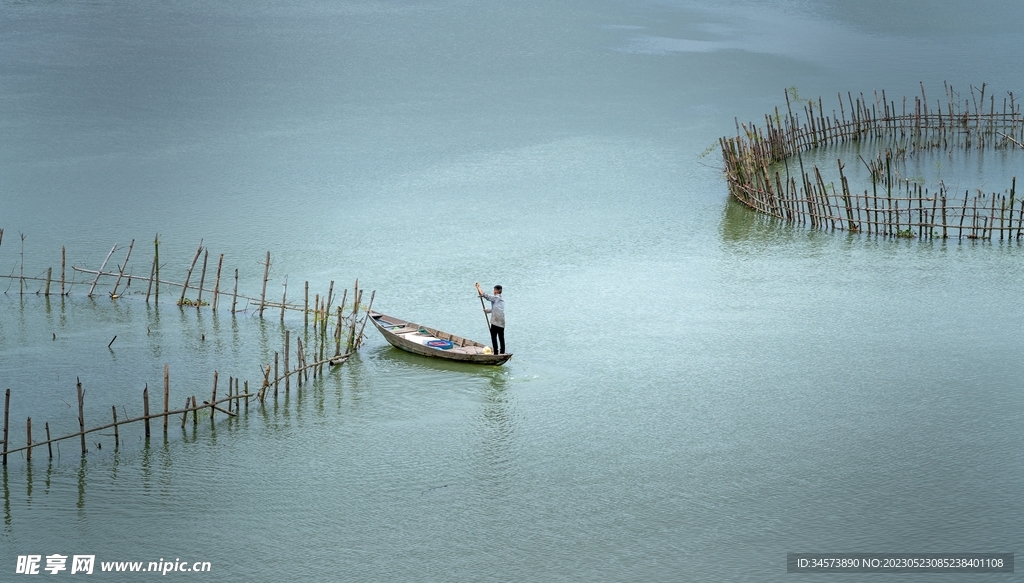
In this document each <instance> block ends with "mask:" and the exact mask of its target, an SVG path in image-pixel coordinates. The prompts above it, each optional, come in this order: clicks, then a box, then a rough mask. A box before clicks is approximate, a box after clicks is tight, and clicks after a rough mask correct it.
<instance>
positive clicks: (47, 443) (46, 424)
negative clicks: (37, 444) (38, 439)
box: [43, 421, 53, 460]
mask: <svg viewBox="0 0 1024 583" xmlns="http://www.w3.org/2000/svg"><path fill="white" fill-rule="evenodd" d="M43 426H44V427H45V428H46V451H47V452H49V454H50V459H51V460H52V459H53V446H52V445H50V422H49V421H47V422H46V423H44V424H43Z"/></svg>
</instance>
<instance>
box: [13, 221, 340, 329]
mask: <svg viewBox="0 0 1024 583" xmlns="http://www.w3.org/2000/svg"><path fill="white" fill-rule="evenodd" d="M3 235H4V230H3V229H0V245H2V244H3ZM21 239H22V252H21V254H22V259H21V263H20V266H19V268H18V270H19V272H18V274H14V273H13V271H12V273H10V274H6V275H5V274H0V279H9V280H12V281H13V280H17V281H18V282H19V294H24V293H26V292H25V284H26V283H27V282H39V284H40V287H39V289H38V290H37V291H36V292H35V293H36V294H37V295H39V294H41V295H44V296H50V295H52V294H51V287H53V285H54V284H55V283H56V279H55V278H54V273H53V268H52V267H48V268H47V269H46V270H45V271H44V272H41V273H40V274H39V275H35V276H31V275H29V276H26V275H24V239H25V236H24V235H21ZM134 246H135V240H134V239H132V241H131V243H129V245H128V251H127V253H126V254H125V257H124V261H123V262H121V263H118V264H117V270H116V271H112V270H107V271H104V269H105V268H106V265H107V263H108V262H109V260H110V257H111V256H112V255H113V254H114V253H115V252H116V251H117V249H118V245H117V244H115V245H114V246H113V247H111V249H110V252H109V253H107V255H106V257H105V258H104V260H103V263H102V264H101V265H100V267H99V269H88V268H86V267H79V266H74V265H73V266H71V272H72V278H71V279H68V277H67V275H68V273H67V267H68V266H67V250H66V248H65V247H61V271H60V287H61V291H60V295H61V296H69V295H71V292H72V290H73V288H74V287H75V286H76V285H77V286H82V285H88V286H89V291H88V293H87V294H86V295H87V296H88V297H92V296H93V295H95V293H96V287H97V285H99V283H100V280H101V279H106V280H111V279H112V280H114V285H113V288H111V289H110V291H108V292H107V295H109V296H110V297H111V299H118V298H119V297H122V296H123V295H125V294H126V293H128V292H127V289H128V288H129V287H130V286H131V284H132V283H133V282H140V283H141V284H142V285H145V286H146V292H145V296H146V302H147V303H149V301H150V300H151V299H152V300H153V302H154V303H159V301H160V287H161V286H164V287H166V288H168V289H173V288H180V290H181V293H180V295H179V297H178V300H177V302H176V304H177V305H178V306H183V307H195V308H203V307H207V306H209V307H210V308H211V309H212V310H213V311H217V309H218V307H219V305H220V302H221V301H222V300H221V298H222V296H226V295H229V293H228V292H227V291H226V290H225V289H222V288H221V279H222V275H224V274H223V266H224V254H223V253H221V254H220V257H219V258H218V260H217V271H216V275H215V279H214V282H213V287H212V288H210V287H208V286H207V285H206V274H207V264H208V257H209V250H208V249H207V248H206V247H204V246H203V242H202V240H200V242H199V246H198V248H197V249H196V252H195V255H193V257H192V261H191V262H190V263H189V266H188V268H187V270H186V271H185V276H184V280H183V282H175V281H170V280H167V279H161V278H160V268H161V265H160V237H159V234H158V235H157V236H156V237H155V238H154V240H153V247H154V251H153V259H152V263H151V265H150V273H149V275H148V276H143V275H135V274H134V273H132V272H130V271H126V270H127V266H128V261H129V259H130V258H131V254H132V249H133V248H134ZM200 257H203V262H202V269H201V272H200V278H199V285H195V284H192V283H190V282H191V281H192V275H193V271H194V270H195V267H196V265H197V263H198V261H199V258H200ZM261 265H263V267H264V270H263V280H262V291H261V293H260V295H259V297H256V296H248V295H245V294H244V293H242V294H240V293H239V292H238V280H239V272H238V269H235V271H234V287H233V289H232V291H231V292H230V295H231V313H232V314H234V313H237V312H244V311H247V310H248V307H249V306H256V308H255V309H256V311H257V313H258V314H259V316H260V317H263V313H264V311H265V310H266V309H267V308H272V309H275V310H276V309H280V314H281V320H282V321H283V320H284V315H285V311H286V310H293V311H297V310H301V311H302V312H303V315H304V316H303V321H304V325H305V326H307V327H308V325H309V315H310V314H314V316H315V317H314V324H316V322H317V317H316V316H317V315H319V317H325V316H324V315H325V314H328V315H329V313H330V307H331V304H332V302H333V300H334V281H333V280H332V281H331V282H330V289H329V290H328V293H327V294H325V295H324V296H323V297H324V298H326V300H327V302H326V306H323V305H321V304H320V303H319V300H318V303H317V304H315V305H314V306H313V307H310V304H309V282H308V281H306V282H305V298H304V299H305V301H304V302H303V303H302V304H299V303H297V302H292V303H288V302H287V301H286V299H287V292H288V278H287V276H285V277H284V278H283V283H282V287H283V293H282V296H281V301H280V302H275V301H273V300H271V299H268V297H267V284H268V282H269V281H270V276H271V266H272V262H271V257H270V251H267V254H266V258H265V260H264V261H262V262H261ZM44 273H45V275H43V274H44ZM76 274H82V275H84V276H88V279H86V280H78V279H75V278H74V275H76ZM122 281H123V282H124V284H125V285H124V287H123V288H122V287H121V282H122ZM154 284H155V285H154ZM356 287H357V289H358V281H357V282H356ZM190 290H191V291H194V292H196V294H197V295H196V297H195V299H192V298H190V297H188V296H187V294H188V292H189V291H190ZM136 293H138V294H141V293H142V292H141V291H140V292H136ZM204 293H207V294H210V295H209V296H208V297H210V301H209V302H208V301H205V300H203V294H204ZM317 297H318V298H319V294H318V295H317ZM239 300H241V301H243V302H245V303H246V304H247V307H245V308H243V309H241V310H239V309H238V302H239Z"/></svg>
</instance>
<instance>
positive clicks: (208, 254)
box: [196, 249, 210, 310]
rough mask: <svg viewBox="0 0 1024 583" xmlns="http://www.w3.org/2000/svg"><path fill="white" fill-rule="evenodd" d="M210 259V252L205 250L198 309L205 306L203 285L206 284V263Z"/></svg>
mask: <svg viewBox="0 0 1024 583" xmlns="http://www.w3.org/2000/svg"><path fill="white" fill-rule="evenodd" d="M209 258H210V250H209V249H203V271H202V273H201V274H200V276H199V296H198V297H197V298H196V309H197V310H198V309H199V308H200V307H202V305H203V285H205V284H206V262H207V260H208V259H209Z"/></svg>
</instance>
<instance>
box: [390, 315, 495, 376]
mask: <svg viewBox="0 0 1024 583" xmlns="http://www.w3.org/2000/svg"><path fill="white" fill-rule="evenodd" d="M370 320H371V321H372V322H373V325H374V326H375V327H376V328H377V330H378V331H379V332H380V333H381V336H383V337H384V339H385V340H387V341H388V344H390V345H392V346H394V347H395V348H398V349H400V350H404V351H406V352H411V353H413V354H418V355H420V356H426V357H428V358H440V359H444V360H453V361H456V362H465V363H469V364H485V365H492V366H496V365H502V364H505V362H507V361H508V359H510V358H512V355H511V354H485V353H484V352H483V350H484V349H488V350H489V347H488V346H487V345H485V344H481V343H479V342H476V341H473V340H469V339H467V338H462V337H459V336H455V335H453V334H448V333H447V332H442V331H440V330H437V329H434V328H428V327H426V326H420V325H419V324H414V323H412V322H408V321H406V320H401V319H399V318H395V317H392V316H388V315H386V314H381V313H378V312H373V313H371V314H370ZM427 342H435V343H437V344H442V345H443V343H444V342H449V343H451V347H450V348H447V349H444V348H440V347H438V348H435V347H433V346H430V345H428V344H427Z"/></svg>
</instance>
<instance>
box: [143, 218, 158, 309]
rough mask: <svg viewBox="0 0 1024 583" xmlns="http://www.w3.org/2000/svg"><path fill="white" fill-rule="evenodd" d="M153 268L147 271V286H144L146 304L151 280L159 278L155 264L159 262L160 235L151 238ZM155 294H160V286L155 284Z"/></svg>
mask: <svg viewBox="0 0 1024 583" xmlns="http://www.w3.org/2000/svg"><path fill="white" fill-rule="evenodd" d="M153 249H154V253H153V266H152V267H150V269H149V285H148V286H146V303H147V304H148V303H149V294H150V293H151V292H152V291H153V280H154V279H156V280H159V279H160V277H159V276H158V275H157V271H156V270H157V263H158V262H159V260H160V233H157V234H156V237H154V238H153ZM156 293H157V294H159V293H160V284H159V283H158V284H156Z"/></svg>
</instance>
